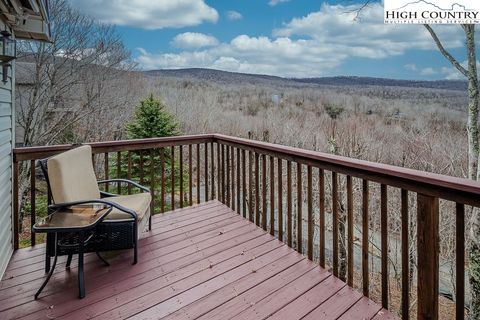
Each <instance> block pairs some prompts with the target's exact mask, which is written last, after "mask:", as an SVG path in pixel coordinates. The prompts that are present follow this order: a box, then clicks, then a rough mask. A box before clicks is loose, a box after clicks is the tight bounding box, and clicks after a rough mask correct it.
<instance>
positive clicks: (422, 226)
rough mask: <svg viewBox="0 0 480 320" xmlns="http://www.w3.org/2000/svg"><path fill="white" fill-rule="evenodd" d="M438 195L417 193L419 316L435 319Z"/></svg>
mask: <svg viewBox="0 0 480 320" xmlns="http://www.w3.org/2000/svg"><path fill="white" fill-rule="evenodd" d="M438 223H439V208H438V198H435V197H432V196H427V195H423V194H420V193H417V252H418V253H419V254H418V257H417V259H418V262H417V263H418V266H417V270H418V271H417V272H418V277H417V288H418V290H417V295H418V309H417V312H418V313H417V318H418V319H432V320H436V319H438V286H439V284H438V280H439V261H438V256H439V242H440V239H439V234H438Z"/></svg>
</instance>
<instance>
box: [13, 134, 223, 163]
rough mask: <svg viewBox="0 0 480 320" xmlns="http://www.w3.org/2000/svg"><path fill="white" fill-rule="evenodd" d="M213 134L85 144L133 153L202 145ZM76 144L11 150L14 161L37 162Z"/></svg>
mask: <svg viewBox="0 0 480 320" xmlns="http://www.w3.org/2000/svg"><path fill="white" fill-rule="evenodd" d="M213 138H214V135H213V134H198V135H188V136H174V137H162V138H148V139H132V140H116V141H102V142H92V143H85V144H87V145H90V146H91V147H92V151H93V153H105V152H118V151H128V150H130V151H133V150H142V149H151V148H161V147H170V146H179V145H188V144H192V143H203V142H211V141H213ZM76 146H78V145H76V144H61V145H52V146H38V147H20V148H14V149H13V158H14V161H25V160H38V159H43V158H48V157H50V156H52V155H54V154H57V153H60V152H63V151H66V150H69V149H72V148H74V147H76Z"/></svg>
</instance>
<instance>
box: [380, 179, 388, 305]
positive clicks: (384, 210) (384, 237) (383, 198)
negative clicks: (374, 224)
mask: <svg viewBox="0 0 480 320" xmlns="http://www.w3.org/2000/svg"><path fill="white" fill-rule="evenodd" d="M387 192H388V189H387V186H386V185H385V184H382V185H381V186H380V206H381V209H380V224H381V247H382V257H381V260H382V307H384V308H385V309H388V276H389V274H388V195H387Z"/></svg>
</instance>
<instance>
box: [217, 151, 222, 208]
mask: <svg viewBox="0 0 480 320" xmlns="http://www.w3.org/2000/svg"><path fill="white" fill-rule="evenodd" d="M217 198H218V200H220V201H223V200H222V175H221V158H220V143H218V142H217Z"/></svg>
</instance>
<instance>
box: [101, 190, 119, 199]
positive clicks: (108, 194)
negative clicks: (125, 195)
mask: <svg viewBox="0 0 480 320" xmlns="http://www.w3.org/2000/svg"><path fill="white" fill-rule="evenodd" d="M109 197H118V194H115V193H110V192H105V191H100V198H102V199H103V198H109Z"/></svg>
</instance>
